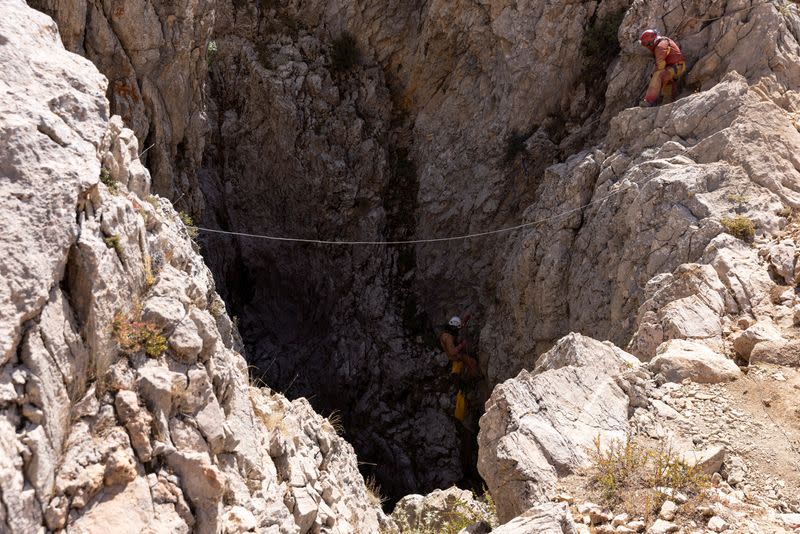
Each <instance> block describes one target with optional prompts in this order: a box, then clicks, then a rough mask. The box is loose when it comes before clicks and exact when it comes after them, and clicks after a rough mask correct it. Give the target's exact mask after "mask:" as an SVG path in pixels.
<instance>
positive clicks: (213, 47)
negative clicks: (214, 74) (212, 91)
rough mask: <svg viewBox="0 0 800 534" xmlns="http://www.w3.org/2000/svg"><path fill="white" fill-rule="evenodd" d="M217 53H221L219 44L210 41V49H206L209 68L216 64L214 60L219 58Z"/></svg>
mask: <svg viewBox="0 0 800 534" xmlns="http://www.w3.org/2000/svg"><path fill="white" fill-rule="evenodd" d="M217 52H219V47H218V46H217V42H216V41H209V42H208V47H207V48H206V61H207V62H208V67H209V68H211V66H212V65H213V64H214V60H215V59H216V58H217Z"/></svg>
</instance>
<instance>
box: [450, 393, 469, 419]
mask: <svg viewBox="0 0 800 534" xmlns="http://www.w3.org/2000/svg"><path fill="white" fill-rule="evenodd" d="M453 415H454V416H455V418H456V419H458V420H459V421H461V422H462V423H463V422H464V419H466V418H467V396H466V395H464V392H463V391H461V390H460V389H459V390H458V393H456V409H455V412H454V413H453Z"/></svg>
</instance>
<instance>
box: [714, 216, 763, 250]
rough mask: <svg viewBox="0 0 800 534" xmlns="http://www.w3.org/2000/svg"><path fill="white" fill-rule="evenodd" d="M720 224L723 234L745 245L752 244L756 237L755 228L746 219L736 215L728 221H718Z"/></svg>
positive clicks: (750, 221) (751, 222)
mask: <svg viewBox="0 0 800 534" xmlns="http://www.w3.org/2000/svg"><path fill="white" fill-rule="evenodd" d="M720 224H721V225H722V227H723V228H724V229H725V232H727V233H729V234H731V235H732V236H733V237H736V238H739V239H741V240H742V241H746V242H747V243H752V242H753V239H754V238H755V236H756V226H755V224H753V221H752V220H750V219H748V218H747V217H743V216H741V215H737V216H736V217H732V218H730V219H727V218H725V219H722V220H721V221H720Z"/></svg>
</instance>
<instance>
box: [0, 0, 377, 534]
mask: <svg viewBox="0 0 800 534" xmlns="http://www.w3.org/2000/svg"><path fill="white" fill-rule="evenodd" d="M0 6H1V7H2V12H3V17H2V20H0V36H2V38H0V62H2V64H3V67H4V77H3V80H2V84H3V86H4V88H5V89H4V90H3V91H2V92H0V109H2V113H0V131H2V132H4V135H2V144H3V148H4V150H3V155H2V156H0V158H4V159H2V160H0V161H2V164H1V165H2V169H3V172H2V177H1V178H0V189H2V190H3V191H4V192H6V193H7V194H3V195H2V197H3V200H2V202H0V220H3V221H4V222H5V225H4V227H5V228H6V232H7V233H8V232H11V235H12V236H13V235H19V236H20V237H19V238H14V239H4V240H3V245H2V246H3V250H4V254H3V255H2V261H1V263H0V270H1V271H2V272H3V273H4V274H5V276H4V277H3V280H4V282H3V283H4V285H3V286H2V287H3V288H4V289H3V291H2V292H0V309H1V310H2V311H3V313H2V315H0V331H2V339H3V343H4V344H3V360H2V367H0V377H2V378H0V384H2V385H0V389H2V404H0V408H1V409H2V417H0V486H2V487H1V488H0V489H1V490H2V495H3V501H4V504H5V506H3V507H2V511H0V525H2V526H0V530H2V531H3V532H20V533H22V532H25V533H28V532H40V531H43V530H45V529H47V530H49V531H57V530H60V529H66V530H67V531H70V532H97V531H99V530H113V531H116V532H143V531H155V532H187V533H188V532H244V531H247V530H252V529H256V530H259V531H267V532H287V533H288V532H292V533H294V532H310V531H312V530H316V531H319V530H320V529H321V528H323V526H324V527H325V528H326V529H327V531H330V532H341V533H345V532H354V531H363V532H377V531H379V529H380V528H381V522H382V521H385V516H384V515H383V513H382V512H381V511H380V508H379V506H378V503H375V502H374V501H371V500H370V499H369V498H368V495H367V490H366V487H365V485H364V482H363V478H362V476H361V474H360V473H359V471H358V468H357V463H356V457H355V454H354V452H353V449H352V447H351V446H350V445H349V444H347V443H346V442H345V441H344V440H343V439H342V438H341V437H339V436H338V435H337V434H336V432H335V430H334V429H333V427H332V426H331V424H330V423H329V422H328V421H327V420H325V419H323V418H322V417H320V416H319V415H317V414H316V413H314V411H313V410H312V409H311V407H310V405H309V404H308V402H307V401H305V400H304V399H298V400H295V401H292V402H290V401H289V400H287V399H286V398H285V397H283V396H281V395H278V394H276V393H273V392H271V391H269V390H266V389H259V388H255V387H251V386H250V385H249V382H248V373H247V364H246V362H245V360H244V358H242V356H241V355H240V354H238V353H237V352H235V351H234V350H233V349H232V347H233V346H234V336H233V333H234V329H233V328H232V326H231V321H230V319H229V317H228V315H227V314H226V312H225V309H224V305H222V303H221V301H220V300H219V296H218V295H217V294H216V292H215V290H214V283H213V279H212V276H211V273H210V271H209V270H208V268H207V267H206V266H205V265H204V263H203V260H202V258H201V257H200V255H199V253H198V250H197V246H196V244H194V243H193V242H192V241H191V240H190V238H189V237H188V233H187V228H186V227H185V226H184V225H183V224H182V223H181V222H180V219H179V218H178V215H177V213H176V212H175V211H174V209H173V208H172V206H171V204H170V203H169V202H168V201H167V200H164V199H162V198H160V197H155V196H148V193H149V191H148V188H149V183H150V181H149V174H148V173H147V171H146V170H144V169H142V168H141V167H140V166H138V165H137V164H134V163H133V162H132V160H131V159H130V155H131V154H135V153H136V152H137V148H138V147H137V142H136V137H135V136H134V135H133V133H132V132H131V131H130V130H127V129H125V128H123V127H122V121H121V120H120V119H119V118H118V117H115V118H111V119H110V118H109V111H108V109H109V108H108V102H107V101H106V100H105V98H104V96H103V95H104V92H105V83H106V82H105V79H104V78H103V76H102V75H100V74H99V73H98V72H97V70H96V69H95V67H93V66H92V65H91V64H90V63H89V62H88V61H87V60H86V59H83V58H80V57H79V56H76V55H73V54H71V53H68V52H66V51H65V50H64V49H63V47H62V45H61V43H60V40H59V35H58V31H57V29H56V25H55V24H54V23H53V21H52V20H51V19H50V18H49V17H47V16H45V15H43V14H41V13H38V12H36V11H34V10H33V9H31V8H29V7H28V6H27V5H26V4H25V2H22V1H19V0H3V1H2V2H0ZM5 69H8V70H7V71H6V70H5ZM6 72H8V73H10V74H12V75H10V76H6V75H5V73H6ZM11 140H13V143H12V141H11ZM43 158H46V160H45V159H43ZM101 165H109V166H111V167H112V168H113V176H106V175H105V173H102V174H103V182H101V181H100V177H101ZM108 174H109V175H111V172H109V173H108ZM115 178H118V180H119V181H116V180H115ZM23 201H24V205H22V204H20V203H21V202H23ZM45 224H46V225H47V227H46V229H45V227H44V225H45ZM144 310H147V314H146V315H143V313H144Z"/></svg>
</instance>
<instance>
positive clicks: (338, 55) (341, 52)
mask: <svg viewBox="0 0 800 534" xmlns="http://www.w3.org/2000/svg"><path fill="white" fill-rule="evenodd" d="M360 57H361V52H360V51H359V49H358V42H357V41H356V38H355V37H354V36H353V34H351V33H350V32H344V33H342V34H341V35H340V36H339V37H338V38H336V39H334V40H333V43H331V67H332V68H333V70H335V71H338V72H344V71H348V70H350V69H352V68H353V67H354V66H355V65H356V64H357V63H358V61H359V59H360Z"/></svg>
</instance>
